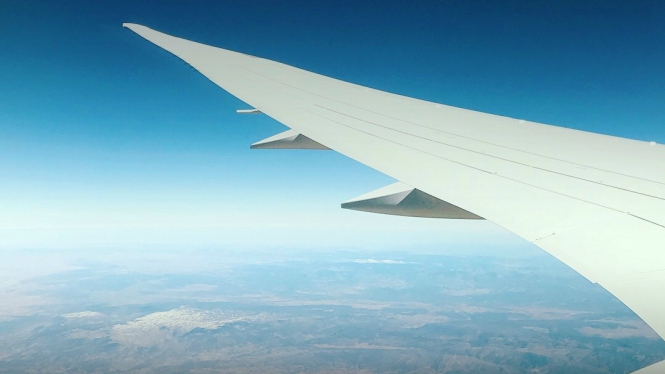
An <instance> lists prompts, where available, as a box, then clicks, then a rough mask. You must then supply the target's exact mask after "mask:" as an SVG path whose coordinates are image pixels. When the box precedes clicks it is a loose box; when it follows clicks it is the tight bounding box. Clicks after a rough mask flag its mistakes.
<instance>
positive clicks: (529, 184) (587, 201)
mask: <svg viewBox="0 0 665 374" xmlns="http://www.w3.org/2000/svg"><path fill="white" fill-rule="evenodd" d="M300 109H301V110H303V111H307V112H308V113H310V114H313V115H315V116H318V117H320V118H324V119H327V120H329V121H332V122H335V123H337V124H338V125H341V126H344V127H347V128H349V129H352V130H356V131H358V132H362V133H365V134H367V135H369V136H372V137H375V138H378V139H381V140H383V141H387V142H390V143H393V144H396V145H399V146H402V147H405V148H408V149H411V150H413V151H416V152H420V153H424V154H427V155H430V156H433V157H436V158H439V159H441V160H445V161H448V162H451V163H454V164H457V165H460V166H464V167H467V168H470V169H474V170H477V171H481V172H484V173H487V174H491V175H494V176H496V177H499V178H503V179H506V180H510V181H512V182H516V183H519V184H522V185H525V186H529V187H533V188H537V189H539V190H543V191H547V192H551V193H554V194H557V195H560V196H564V197H568V198H571V199H574V200H577V201H581V202H584V203H588V204H591V205H595V206H598V207H601V208H605V209H608V210H612V211H615V212H619V213H626V212H624V211H622V210H618V209H615V208H612V207H609V206H606V205H603V204H598V203H595V202H593V201H589V200H585V199H581V198H579V197H575V196H571V195H568V194H565V193H562V192H558V191H554V190H551V189H548V188H544V187H541V186H537V185H534V184H531V183H528V182H524V181H521V180H518V179H514V178H510V177H507V176H505V175H501V174H497V173H496V172H492V171H488V170H484V169H481V168H478V167H475V166H472V165H468V164H465V163H463V162H459V161H455V160H451V159H448V158H446V157H443V156H440V155H437V154H434V153H431V152H428V151H423V150H422V149H418V148H414V147H411V146H409V145H406V144H402V143H399V142H396V141H393V140H390V139H386V138H383V137H381V136H379V135H376V134H373V133H370V132H367V131H364V130H360V129H357V128H355V127H353V126H349V125H347V124H344V123H341V122H339V121H335V120H333V119H331V118H327V117H324V116H321V115H319V114H317V113H315V112H312V111H310V110H308V109H306V108H302V107H301V108H300Z"/></svg>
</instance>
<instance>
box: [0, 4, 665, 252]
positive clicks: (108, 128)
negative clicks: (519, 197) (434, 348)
mask: <svg viewBox="0 0 665 374" xmlns="http://www.w3.org/2000/svg"><path fill="white" fill-rule="evenodd" d="M661 4H662V2H660V1H639V2H630V1H625V2H616V1H612V2H610V1H585V2H579V1H507V2H496V1H474V2H468V1H420V2H407V1H400V2H397V1H362V2H358V1H327V2H312V1H254V2H248V1H209V2H206V1H197V2H190V1H159V2H157V1H145V2H135V1H126V2H125V1H94V2H91V1H57V2H56V1H18V0H5V1H3V2H2V3H1V4H0V47H1V48H2V53H1V54H0V63H1V66H2V69H0V85H1V87H2V89H0V178H1V183H0V247H2V248H14V247H16V248H18V247H49V246H54V247H62V246H67V247H69V246H82V247H93V246H99V247H113V246H137V245H153V244H160V245H166V244H168V245H193V246H197V245H199V246H214V245H221V246H224V245H226V246H239V245H244V246H247V247H251V246H266V245H283V246H306V247H320V246H342V247H353V246H354V245H361V246H371V247H375V248H394V247H398V246H399V247H404V246H421V247H427V246H431V247H440V246H454V247H465V248H467V247H473V246H479V245H483V246H489V247H492V248H495V247H502V248H503V247H506V246H514V245H519V241H517V240H515V238H513V237H512V236H510V235H508V234H506V233H504V232H502V230H500V229H498V228H496V227H494V226H492V225H491V224H488V223H478V222H445V221H433V220H420V219H403V218H398V217H386V216H380V215H370V214H362V213H358V212H348V211H344V210H341V209H339V203H340V202H342V201H344V200H347V199H349V198H352V197H355V196H357V195H360V194H362V193H365V192H367V191H369V190H372V189H375V188H378V187H381V186H383V185H385V184H387V183H390V182H391V181H392V180H391V179H390V178H388V177H386V176H383V175H381V174H379V173H377V172H375V171H373V170H371V169H368V168H366V167H364V166H362V165H359V164H357V163H355V162H353V161H351V160H348V159H345V158H344V157H342V156H340V155H338V154H335V153H334V152H302V151H250V150H249V144H251V143H253V142H254V141H257V140H259V139H262V138H265V137H267V136H270V135H273V134H274V133H277V132H279V131H282V130H283V129H284V127H283V126H282V125H280V124H279V123H276V122H275V121H273V120H270V119H269V118H266V117H264V116H238V115H236V114H235V109H238V108H243V107H245V106H244V105H243V104H242V103H241V102H239V101H238V100H237V99H235V98H233V97H232V96H230V95H229V94H227V93H226V92H224V91H223V90H221V89H219V88H218V87H216V86H214V85H213V84H212V83H210V82H208V81H207V80H206V79H205V78H204V77H202V76H200V75H199V74H198V73H196V72H195V71H193V70H192V69H191V68H189V67H188V66H186V65H185V64H184V63H182V62H181V61H180V60H178V59H177V58H175V57H173V56H171V55H170V54H168V53H167V52H165V51H162V50H160V49H159V48H157V47H155V46H153V45H151V44H150V43H148V42H146V41H145V40H143V39H141V38H140V37H138V36H137V35H135V34H134V33H132V32H130V31H129V30H127V29H124V28H122V27H121V24H122V23H123V22H134V23H140V24H144V25H146V26H149V27H152V28H155V29H157V30H160V31H163V32H166V33H169V34H173V35H177V36H181V37H185V38H188V39H193V40H196V41H200V42H203V43H207V44H212V45H217V46H220V47H224V48H228V49H232V50H237V51H241V52H245V53H250V54H254V55H258V56H262V57H266V58H270V59H275V60H278V61H281V62H285V63H288V64H292V65H295V66H298V67H301V68H305V69H308V70H311V71H314V72H317V73H321V74H325V75H330V76H333V77H336V78H340V79H344V80H348V81H352V82H355V83H359V84H363V85H367V86H371V87H374V88H378V89H383V90H387V91H392V92H397V93H400V94H405V95H408V96H413V97H418V98H422V99H426V100H431V101H436V102H441V103H445V104H450V105H455V106H460V107H464V108H469V109H475V110H481V111H486V112H491V113H495V114H501V115H507V116H512V117H517V118H525V119H529V120H533V121H538V122H544V123H549V124H555V125H561V126H567V127H572V128H577V129H583V130H589V131H595V132H601V133H606V134H611V135H617V136H624V137H630V138H635V139H640V140H653V141H657V142H659V143H665V130H664V125H665V114H664V113H663V108H664V107H665V105H664V103H665V68H664V67H665V22H662V20H663V19H665V7H664V6H663V5H661Z"/></svg>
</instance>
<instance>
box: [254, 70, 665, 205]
mask: <svg viewBox="0 0 665 374" xmlns="http://www.w3.org/2000/svg"><path fill="white" fill-rule="evenodd" d="M241 69H243V70H245V71H247V72H249V73H253V74H255V75H258V76H260V77H262V78H264V79H267V80H270V81H272V82H275V83H278V84H280V85H284V86H287V87H290V88H292V89H295V90H298V91H301V92H304V93H307V94H309V95H313V96H317V97H320V98H323V99H325V100H329V101H333V102H336V103H339V104H342V105H347V106H350V107H352V108H355V109H358V110H361V111H365V112H369V113H372V114H375V115H379V116H382V117H385V118H390V119H392V120H395V121H400V122H404V123H407V124H410V125H413V126H417V127H421V128H425V129H428V130H432V131H436V132H440V133H446V134H449V135H452V136H457V137H460V138H464V139H467V140H471V141H475V142H479V143H483V144H487V145H491V146H495V147H499V148H504V149H508V150H511V151H515V152H520V153H524V154H529V155H532V156H536V157H542V158H545V159H550V160H554V161H558V162H562V163H566V164H571V165H575V166H581V167H585V168H589V169H594V170H597V171H601V172H604V173H609V174H614V175H619V176H623V177H627V178H632V179H637V180H642V181H645V182H649V183H655V184H659V185H663V186H665V183H662V182H659V181H655V180H651V179H647V178H641V177H636V176H633V175H629V174H624V173H619V172H615V171H611V170H606V169H602V168H597V167H594V166H589V165H586V164H579V163H575V162H572V161H568V160H563V159H559V158H556V157H551V156H545V155H542V154H539V153H534V152H529V151H525V150H521V149H517V148H513V147H508V146H504V145H501V144H498V143H493V142H488V141H484V140H479V139H476V138H473V137H469V136H465V135H460V134H458V133H454V132H451V131H447V130H443V129H438V128H433V127H430V126H426V125H423V124H419V123H415V122H411V121H407V120H404V119H401V118H397V117H393V116H389V115H387V114H384V113H379V112H375V111H372V110H369V109H366V108H362V107H358V106H356V105H353V104H350V103H347V102H344V101H341V100H336V99H333V98H330V97H327V96H323V95H320V94H317V93H315V92H311V91H308V90H305V89H302V88H300V87H296V86H293V85H291V84H288V83H286V82H283V81H280V80H277V79H274V78H271V77H269V76H266V75H264V74H261V73H258V72H256V71H254V70H251V69H248V68H245V67H241ZM354 86H357V87H358V88H364V87H363V86H359V85H354ZM372 90H374V89H372ZM374 91H377V92H381V93H385V92H383V91H378V90H374ZM281 92H283V91H281ZM391 95H396V94H391ZM397 96H400V95H397ZM400 97H403V96H400ZM404 98H405V99H411V100H416V99H413V98H409V97H404ZM418 101H421V100H418ZM439 105H442V106H445V107H450V106H449V105H443V104H439ZM322 108H324V109H329V108H325V107H322ZM451 108H455V107H451ZM455 109H460V110H468V109H463V108H455ZM329 110H330V109H329ZM339 114H342V115H343V113H339ZM495 116H496V115H495ZM496 117H501V118H506V119H513V118H510V117H504V116H496ZM359 120H361V119H359ZM541 125H543V126H551V125H545V124H541ZM552 127H553V126H552ZM405 134H408V135H413V134H411V133H405ZM506 161H510V160H506ZM529 166H530V165H529ZM543 170H545V169H543ZM582 179H583V178H582ZM607 186H608V187H614V186H612V185H607ZM617 188H619V187H617ZM626 191H630V192H635V193H639V194H643V195H645V196H649V197H655V198H659V199H663V200H665V198H661V197H657V196H653V195H649V194H644V193H640V192H637V191H633V190H627V189H626Z"/></svg>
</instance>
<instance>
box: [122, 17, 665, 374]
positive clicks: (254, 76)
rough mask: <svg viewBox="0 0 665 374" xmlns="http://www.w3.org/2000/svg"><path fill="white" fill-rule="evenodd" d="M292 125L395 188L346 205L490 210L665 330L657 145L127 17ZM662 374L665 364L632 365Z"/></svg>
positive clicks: (407, 210) (283, 143)
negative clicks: (408, 90) (501, 112)
mask: <svg viewBox="0 0 665 374" xmlns="http://www.w3.org/2000/svg"><path fill="white" fill-rule="evenodd" d="M124 26H126V27H128V28H130V29H131V30H133V31H134V32H136V33H137V34H139V35H141V36H142V37H144V38H145V39H147V40H149V41H151V42H152V43H154V44H156V45H158V46H160V47H161V48H164V49H165V50H167V51H169V52H171V53H173V54H174V55H176V56H178V57H179V58H181V59H182V60H184V61H185V62H187V63H188V64H190V65H191V66H193V67H194V68H195V69H196V70H198V71H199V72H201V73H202V74H203V75H205V76H206V77H208V78H209V79H210V80H211V81H213V82H214V83H215V84H217V85H218V86H220V87H221V88H223V89H224V90H226V91H228V92H229V93H231V94H232V95H234V96H236V97H238V98H239V99H241V100H242V101H244V102H246V103H247V104H249V105H250V106H251V107H253V108H255V109H256V110H249V111H248V112H260V113H264V114H266V115H268V116H270V117H272V118H274V119H275V120H277V121H279V122H281V123H283V124H284V125H286V126H288V127H289V128H290V129H291V130H289V131H287V132H285V133H282V134H278V135H276V136H273V137H271V138H268V139H266V140H265V141H262V142H259V143H257V144H255V147H257V148H299V147H302V148H307V149H328V148H329V149H333V150H335V151H337V152H340V153H342V154H344V155H346V156H348V157H350V158H352V159H354V160H356V161H359V162H361V163H363V164H365V165H367V166H369V167H371V168H374V169H376V170H379V171H381V172H383V173H385V174H387V175H389V176H391V177H393V178H395V179H397V180H399V181H400V183H398V184H395V185H391V186H388V187H386V188H384V189H381V190H378V191H375V192H372V193H369V194H367V195H366V196H361V197H359V198H357V199H353V200H351V201H349V202H347V203H345V204H344V207H346V208H350V209H358V210H365V211H374V212H379V213H387V214H400V215H411V216H428V217H441V218H457V219H479V218H484V219H487V220H490V221H492V222H495V223H496V224H498V225H500V226H502V227H504V228H506V229H508V230H510V231H512V232H514V233H515V234H517V235H519V236H521V237H522V238H524V239H525V240H528V241H529V242H531V243H533V244H535V245H537V246H538V247H540V248H542V249H543V250H545V251H547V252H548V253H550V254H552V255H553V256H554V257H556V258H558V259H559V260H561V261H563V262H564V263H565V264H567V265H568V266H570V267H571V268H573V269H575V270H576V271H577V272H579V273H580V274H582V275H584V276H585V277H586V278H587V279H588V280H590V281H591V282H595V283H598V284H600V285H601V286H603V287H604V288H605V289H607V290H608V291H609V292H611V293H612V294H613V295H614V296H616V297H617V298H618V299H619V300H621V301H622V302H623V303H625V304H626V305H627V306H628V307H629V308H630V309H632V310H633V311H634V312H635V313H636V314H637V315H638V316H639V317H641V318H642V319H643V320H644V321H645V322H646V323H647V324H648V325H649V326H651V327H652V328H653V329H654V330H655V332H656V333H658V334H659V335H660V336H661V337H664V338H665V295H664V292H665V146H662V145H659V144H655V143H653V142H642V141H635V140H629V139H622V138H617V137H612V136H606V135H600V134H594V133H588V132H583V131H577V130H572V129H566V128H561V127H555V126H549V125H543V124H538V123H533V122H529V121H523V120H517V119H513V118H507V117H501V116H496V115H491V114H485V113H480V112H475V111H471V110H465V109H460V108H455V107H450V106H446V105H442V104H436V103H432V102H427V101H422V100H417V99H412V98H408V97H404V96H400V95H395V94H391V93H387V92H382V91H378V90H375V89H371V88H367V87H363V86H359V85H355V84H351V83H347V82H343V81H340V80H336V79H332V78H328V77H325V76H322V75H318V74H314V73H311V72H308V71H305V70H301V69H298V68H295V67H292V66H288V65H285V64H281V63H278V62H275V61H270V60H266V59H262V58H257V57H254V56H249V55H246V54H242V53H237V52H232V51H228V50H224V49H220V48H215V47H211V46H207V45H203V44H199V43H196V42H192V41H188V40H184V39H181V38H177V37H173V36H169V35H166V34H163V33H160V32H157V31H154V30H152V29H149V28H147V27H144V26H140V25H135V24H125V25H124ZM639 372H640V373H641V374H642V373H656V372H658V373H660V372H665V361H663V362H661V363H659V364H655V365H653V366H650V367H649V368H645V369H643V370H640V371H639Z"/></svg>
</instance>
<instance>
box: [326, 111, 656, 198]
mask: <svg viewBox="0 0 665 374" xmlns="http://www.w3.org/2000/svg"><path fill="white" fill-rule="evenodd" d="M314 106H316V107H319V108H321V109H324V110H328V111H330V112H333V113H336V114H339V115H341V116H345V117H349V118H352V119H355V120H357V121H361V122H365V123H368V124H370V125H373V126H377V127H381V128H384V129H386V130H389V131H394V132H397V133H400V134H402V135H407V136H412V137H414V138H418V139H421V140H424V141H428V142H432V143H436V144H440V145H443V146H447V147H451V148H456V149H459V150H462V151H466V152H471V153H475V154H478V155H481V156H485V157H489V158H494V159H497V160H501V161H506V162H510V163H513V164H516V165H521V166H525V167H528V168H533V169H537V170H542V171H544V172H548V173H553V174H558V175H561V176H564V177H568V178H574V179H577V180H581V181H584V182H588V183H594V184H597V185H600V186H605V187H609V188H615V189H618V190H622V191H626V192H629V193H634V194H638V195H642V196H646V197H651V198H654V199H659V200H663V201H665V198H663V197H660V196H655V195H650V194H647V193H643V192H639V191H635V190H631V189H627V188H623V187H618V186H614V185H611V184H607V183H602V182H598V181H593V180H590V179H586V178H583V177H578V176H575V175H570V174H566V173H563V172H559V171H554V170H550V169H546V168H543V167H540V166H534V165H531V164H525V163H523V162H519V161H515V160H511V159H508V158H504V157H499V156H495V155H491V154H487V153H485V152H480V151H476V150H473V149H469V148H465V147H461V146H458V145H454V144H449V143H445V142H442V141H440V140H434V139H429V138H426V137H424V136H420V135H416V134H412V133H410V132H407V131H402V130H398V129H394V128H392V127H389V126H385V125H380V124H378V123H375V122H372V121H368V120H365V119H362V118H358V117H355V116H352V115H350V114H346V113H342V112H339V111H336V110H333V109H330V108H326V107H324V106H321V105H318V104H314Z"/></svg>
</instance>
